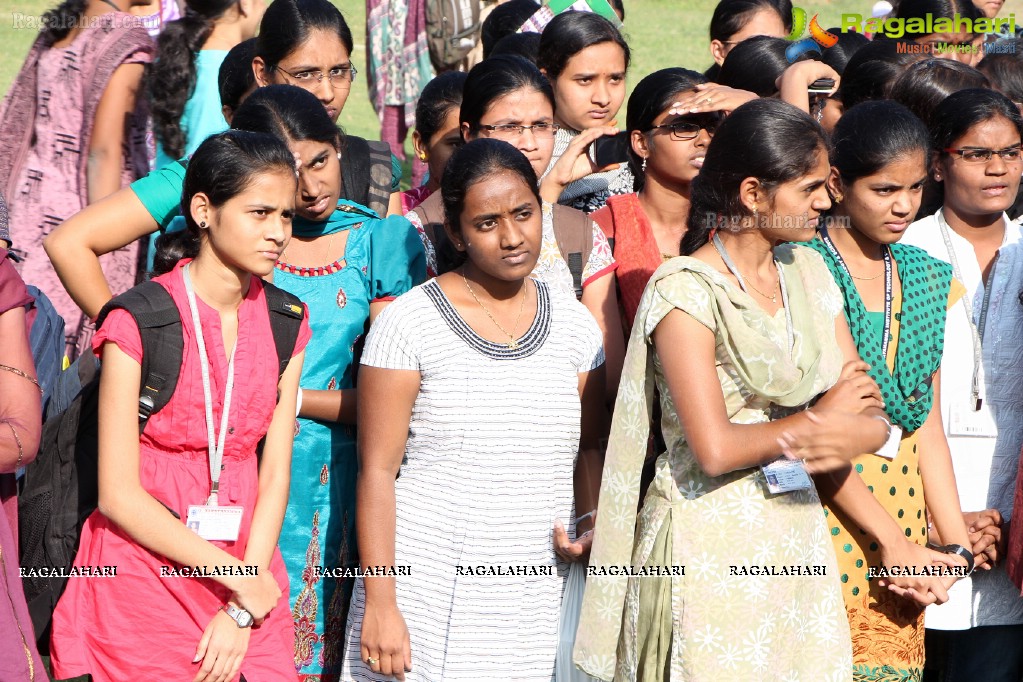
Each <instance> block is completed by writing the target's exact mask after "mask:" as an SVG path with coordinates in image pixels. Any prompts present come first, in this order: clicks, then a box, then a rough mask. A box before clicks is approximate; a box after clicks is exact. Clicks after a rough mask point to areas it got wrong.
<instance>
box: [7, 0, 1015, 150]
mask: <svg viewBox="0 0 1023 682" xmlns="http://www.w3.org/2000/svg"><path fill="white" fill-rule="evenodd" d="M335 4H336V5H337V6H338V7H339V8H340V9H341V11H342V12H343V13H344V14H345V17H346V18H347V19H348V23H349V25H350V26H351V27H352V33H353V35H354V36H355V42H356V47H355V54H353V55H352V59H353V61H354V62H355V63H356V65H358V66H359V67H360V68H361V67H362V66H364V65H365V63H366V54H365V39H366V38H365V36H366V31H365V26H366V11H365V10H366V7H365V3H362V2H352V1H347V0H346V1H345V2H337V0H335ZM625 4H626V12H627V14H626V22H625V32H626V37H627V38H628V41H629V45H630V46H631V47H632V50H633V63H632V68H631V69H630V75H629V82H630V85H634V84H635V83H637V82H638V81H639V80H640V78H642V77H643V76H644V75H646V74H648V73H650V72H651V71H655V70H657V69H661V68H665V67H668V66H685V67H687V68H692V69H695V70H697V71H703V70H704V69H706V67H708V66H709V65H710V56H709V53H708V42H709V39H708V37H707V27H708V25H709V23H710V16H711V13H712V12H713V9H714V6H715V4H716V0H625ZM797 4H799V5H801V6H802V7H804V8H805V9H806V10H807V11H808V12H811V13H813V12H819V13H820V14H821V23H822V24H823V25H825V26H835V25H837V24H838V21H839V18H840V15H841V14H842V13H843V12H859V13H861V14H869V13H870V7H871V6H872V5H873V2H872V1H871V0H813V1H812V2H797ZM50 6H51V3H46V2H40V1H39V0H5V2H4V8H3V11H0V45H6V46H7V47H6V48H5V49H4V50H3V56H2V57H0V92H4V93H6V92H7V88H8V87H10V84H11V81H13V80H14V77H15V76H16V75H17V73H18V69H20V68H21V63H22V61H23V60H24V57H25V54H26V53H27V52H28V49H29V47H30V46H31V44H32V41H33V40H34V39H35V36H36V32H35V31H34V30H31V29H28V28H24V27H22V28H17V27H16V17H17V16H18V15H29V16H38V15H41V14H42V13H43V12H44V11H45V10H46V9H47V8H48V7H50ZM1012 12H1016V13H1017V14H1018V16H1019V17H1020V20H1019V21H1020V23H1023V0H1008V2H1006V5H1005V8H1004V9H1003V10H1002V16H1008V14H1009V13H1012ZM339 122H340V124H341V126H342V127H343V128H344V129H345V130H347V131H349V132H351V133H353V134H355V135H360V136H362V137H367V138H371V139H372V138H377V137H379V133H380V126H379V122H378V121H377V118H376V115H375V114H374V112H373V108H372V106H370V103H369V99H368V97H367V95H366V81H365V79H364V78H360V79H359V80H357V81H356V83H355V85H354V86H353V88H352V93H351V96H350V97H349V98H348V102H347V104H346V105H345V108H344V111H342V112H341V118H340V120H339Z"/></svg>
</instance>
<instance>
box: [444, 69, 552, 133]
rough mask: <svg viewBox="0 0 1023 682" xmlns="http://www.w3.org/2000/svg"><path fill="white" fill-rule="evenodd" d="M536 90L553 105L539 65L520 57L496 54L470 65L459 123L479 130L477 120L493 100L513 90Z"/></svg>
mask: <svg viewBox="0 0 1023 682" xmlns="http://www.w3.org/2000/svg"><path fill="white" fill-rule="evenodd" d="M522 89H529V90H536V91H537V92H539V93H541V94H542V95H543V96H544V97H546V98H547V101H549V102H550V103H551V110H553V109H554V91H553V89H552V88H551V84H550V81H548V80H547V79H546V78H544V75H543V74H542V73H540V69H538V68H537V67H536V65H535V64H531V63H530V62H528V61H526V60H525V59H523V58H522V57H513V56H511V55H498V56H496V57H491V58H490V59H484V60H483V61H482V62H480V63H479V64H477V65H476V66H474V67H472V70H471V71H469V76H468V77H467V78H466V79H465V89H464V90H463V94H462V107H461V109H460V110H459V114H458V121H459V123H468V124H469V134H470V135H471V136H475V135H476V134H477V133H479V130H480V120H481V119H482V118H483V115H484V114H486V113H487V109H489V108H490V105H491V104H492V103H493V102H494V100H496V99H498V98H500V97H504V96H505V95H507V94H509V93H512V92H515V91H516V90H522Z"/></svg>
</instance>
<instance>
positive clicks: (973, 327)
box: [934, 209, 998, 411]
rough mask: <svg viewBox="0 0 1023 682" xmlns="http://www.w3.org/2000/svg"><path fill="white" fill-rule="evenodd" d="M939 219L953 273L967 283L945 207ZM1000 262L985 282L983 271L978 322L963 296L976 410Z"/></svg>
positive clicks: (994, 262)
mask: <svg viewBox="0 0 1023 682" xmlns="http://www.w3.org/2000/svg"><path fill="white" fill-rule="evenodd" d="M934 215H935V217H936V218H937V220H938V229H939V230H940V231H941V238H942V239H944V240H945V249H946V250H948V261H949V264H950V265H951V266H952V274H953V275H954V276H955V278H956V279H957V280H959V281H960V282H961V283H963V285H965V284H966V280H965V279H963V272H962V270H960V269H959V258H957V257H956V252H955V248H954V247H953V246H952V238H951V237H950V236H949V234H948V230H949V227H948V223H947V222H945V213H944V210H943V209H938V212H937V213H935V214H934ZM997 263H998V256H997V254H996V255H995V260H994V261H993V262H992V263H991V272H990V274H989V275H988V281H987V282H984V277H983V273H981V282H980V285H981V286H982V287H984V298H983V299H982V302H981V306H980V320H978V322H979V325H978V324H974V322H973V302H972V301H971V300H970V295H969V293H967V294H966V295H965V296H963V299H962V300H963V307H964V308H965V309H966V318H967V320H968V321H969V323H970V332H971V333H972V335H973V380H972V382H971V383H970V397H971V399H972V400H973V409H974V411H976V410H979V409H980V408H981V406H982V405H983V402H984V401H983V398H982V397H981V395H980V366H981V362H982V361H983V359H982V355H981V353H982V350H981V349H982V346H981V343H982V342H983V341H984V328H985V327H986V326H987V313H988V306H989V305H990V304H991V290H992V289H994V284H995V266H996V265H997Z"/></svg>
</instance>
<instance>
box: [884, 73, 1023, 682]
mask: <svg viewBox="0 0 1023 682" xmlns="http://www.w3.org/2000/svg"><path fill="white" fill-rule="evenodd" d="M932 121H933V123H932V124H931V142H932V145H933V147H934V154H935V164H934V169H933V177H934V179H935V180H936V181H937V182H938V183H940V185H941V188H942V191H943V195H944V196H943V200H942V206H941V208H940V209H939V210H938V211H937V212H936V213H935V214H934V215H930V216H927V217H926V218H923V219H922V220H918V221H917V222H915V223H913V224H912V225H911V226H910V227H909V229H908V230H907V232H906V236H905V238H903V242H905V243H908V244H912V245H914V246H919V247H922V248H923V249H925V250H926V251H927V252H928V253H930V255H932V256H934V257H935V258H938V259H940V260H943V261H945V262H947V263H949V264H951V266H952V269H953V273H954V276H955V278H956V279H958V280H959V281H960V282H961V283H962V284H963V285H965V287H966V295H965V296H964V297H963V298H962V299H960V302H959V303H958V304H957V305H955V306H954V307H952V308H951V309H950V310H949V311H948V321H947V323H946V332H945V353H944V356H943V359H942V363H941V384H942V385H941V410H942V419H943V422H944V426H945V435H946V437H947V439H948V445H949V449H950V450H951V452H952V465H953V467H954V469H955V476H956V483H957V487H958V491H959V499H960V502H961V507H962V510H963V516H964V517H965V520H966V524H967V526H968V530H969V531H970V541H971V542H972V543H973V550H974V551H975V552H978V550H979V548H981V547H985V549H983V550H980V552H982V554H983V556H981V553H980V552H978V555H977V560H978V563H981V562H983V563H994V561H995V560H996V559H1001V556H1000V553H999V550H998V547H1000V546H1004V545H999V544H997V543H994V542H992V541H991V540H990V538H992V537H993V538H996V539H997V538H998V536H999V525H1000V523H1001V521H1003V520H1007V519H1008V518H1009V516H1010V515H1011V514H1012V512H1013V500H1014V497H1016V499H1017V500H1018V498H1019V493H1018V492H1017V486H1016V479H1017V471H1018V463H1019V455H1020V446H1021V445H1023V411H1021V410H1020V407H1019V405H1020V400H1019V397H1020V390H1021V387H1023V344H1021V341H1023V307H1021V306H1020V304H1019V301H1018V300H1017V292H1018V291H1019V282H1020V281H1021V280H1023V253H1021V249H1023V230H1021V229H1020V225H1019V224H1018V223H1014V222H1012V221H1010V220H1009V217H1008V216H1007V215H1006V214H1005V210H1006V209H1008V208H1009V206H1011V205H1012V202H1013V200H1014V199H1015V198H1016V192H1017V189H1018V187H1019V184H1020V174H1021V173H1023V160H1021V157H1020V143H1021V141H1023V137H1021V135H1023V119H1021V117H1020V113H1019V110H1018V109H1017V108H1016V105H1015V104H1013V103H1012V101H1010V100H1009V99H1008V98H1007V97H1005V96H1004V95H1002V94H999V93H997V92H994V91H992V90H986V89H970V90H961V91H959V92H956V93H953V94H952V95H949V96H948V97H947V98H946V99H945V100H944V101H943V102H942V103H941V104H939V105H938V107H937V108H936V109H935V110H934V115H933V117H932ZM1017 508H1019V509H1023V507H1019V506H1017ZM1020 521H1021V519H1020V518H1019V517H1017V523H1016V524H1012V525H1014V526H1016V527H1017V528H1019V527H1020V526H1021V523H1020ZM985 538H987V539H985ZM930 539H931V541H932V542H938V541H939V539H938V538H936V537H934V533H933V532H932V534H931V538H930ZM1010 545H1012V546H1013V548H1014V549H1017V555H1018V549H1019V543H1018V542H1015V543H1014V542H1010ZM1013 564H1014V562H1013V560H1012V558H1011V557H1010V562H1009V570H1008V571H1006V570H1005V568H1003V567H1004V564H1001V565H998V564H996V565H995V567H994V569H993V570H990V571H982V572H977V573H974V574H973V576H972V577H970V578H967V579H964V580H960V581H959V582H958V583H956V584H955V585H954V586H953V587H952V589H951V590H949V601H948V603H946V604H945V605H944V606H942V607H941V608H940V609H934V608H929V609H928V610H927V614H926V625H927V636H926V651H927V659H926V664H925V667H926V672H925V678H924V679H929V677H928V676H929V675H931V674H934V675H938V674H940V671H942V670H943V669H947V668H949V666H954V667H955V668H956V669H957V670H959V671H961V673H958V674H964V675H970V674H971V672H972V673H974V676H975V675H976V674H978V673H979V671H981V670H983V673H979V674H981V676H982V677H983V678H984V679H985V680H999V681H1000V680H1010V679H1012V680H1018V679H1019V678H1020V675H1021V674H1023V650H1021V649H1020V647H1019V646H1018V642H1019V641H1020V637H1023V600H1021V599H1020V597H1019V594H1020V582H1021V575H1020V572H1019V571H1015V575H1014V571H1013V570H1012V567H1013Z"/></svg>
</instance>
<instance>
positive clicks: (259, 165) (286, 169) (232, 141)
mask: <svg viewBox="0 0 1023 682" xmlns="http://www.w3.org/2000/svg"><path fill="white" fill-rule="evenodd" d="M320 108H321V109H322V107H320ZM281 172H283V173H288V174H291V175H292V176H293V177H294V174H295V159H294V157H293V156H292V155H291V151H290V150H289V149H288V147H287V145H286V144H284V142H283V141H282V140H281V139H279V138H277V137H275V136H273V135H267V134H265V133H253V132H248V131H242V130H228V131H226V132H223V133H219V134H217V135H211V136H210V137H208V138H206V139H205V140H204V141H203V142H202V144H200V145H199V148H198V149H196V150H195V153H194V154H193V155H192V158H191V159H190V160H189V162H188V169H187V170H186V171H185V180H184V183H183V184H182V190H181V207H182V211H181V212H182V216H183V217H184V219H185V229H184V230H178V231H177V232H169V233H167V234H163V235H161V236H160V238H159V239H157V240H156V250H157V252H156V256H155V258H154V263H153V271H154V273H155V274H162V273H164V272H168V271H170V270H171V269H172V268H173V267H174V265H175V264H176V263H177V262H178V261H179V260H180V259H181V258H194V257H195V256H197V255H198V254H199V247H200V244H201V240H200V234H201V230H200V229H199V225H198V224H197V223H196V222H195V218H193V217H192V211H191V210H190V206H191V203H192V197H194V196H195V195H196V194H199V193H200V192H201V193H203V194H205V195H206V196H207V197H209V200H210V204H211V205H213V206H223V205H224V204H225V203H226V202H228V201H230V200H231V199H233V198H234V197H236V196H238V195H239V194H241V193H242V192H244V191H245V188H246V187H248V186H249V184H250V183H251V182H252V179H253V178H254V177H256V176H257V175H263V174H265V173H281Z"/></svg>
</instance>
